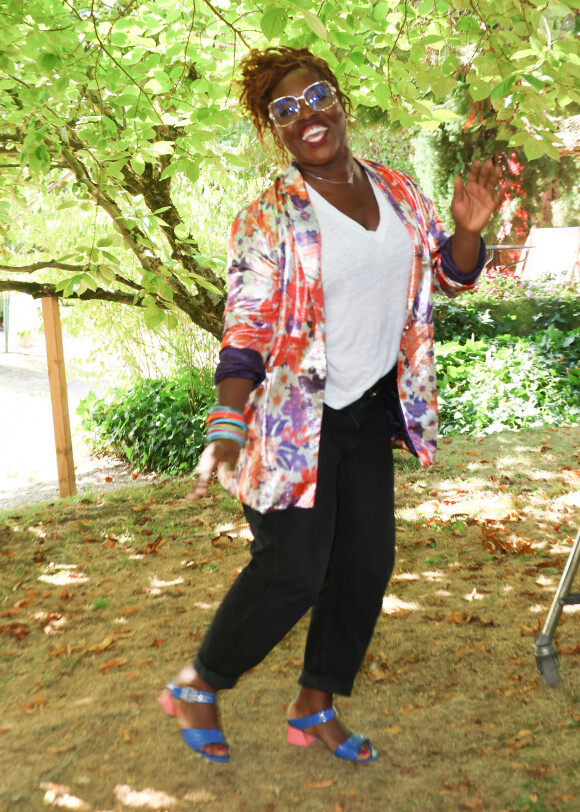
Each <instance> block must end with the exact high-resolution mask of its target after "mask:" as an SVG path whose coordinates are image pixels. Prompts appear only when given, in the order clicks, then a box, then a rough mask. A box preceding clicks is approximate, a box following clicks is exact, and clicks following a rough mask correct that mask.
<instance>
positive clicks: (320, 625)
mask: <svg viewBox="0 0 580 812" xmlns="http://www.w3.org/2000/svg"><path fill="white" fill-rule="evenodd" d="M244 511H245V514H246V517H247V519H248V522H249V525H250V528H251V530H252V533H253V535H254V541H253V542H252V545H251V547H250V552H251V555H252V558H251V560H250V562H249V564H248V565H247V566H246V567H245V568H244V569H243V570H242V572H241V573H240V574H239V575H238V577H237V578H236V580H235V581H234V582H233V584H232V586H231V587H230V589H229V591H228V592H227V594H226V596H225V598H224V600H223V602H222V603H221V605H220V607H219V608H218V610H217V612H216V615H215V617H214V619H213V621H212V623H211V625H210V628H209V630H208V632H207V634H206V636H205V638H204V640H203V642H202V645H201V647H200V649H199V652H198V654H197V656H196V657H195V659H194V666H195V668H196V670H197V672H198V673H199V674H200V676H201V677H202V678H203V679H204V680H206V681H207V682H208V683H209V684H210V685H212V686H214V687H215V688H216V689H217V690H220V689H223V688H231V687H232V686H233V685H234V684H235V683H236V681H237V679H238V678H239V677H240V676H241V675H242V674H243V673H244V672H245V671H248V670H249V669H250V668H253V667H254V666H256V665H257V664H258V663H259V662H261V661H262V660H263V659H264V657H265V656H266V655H267V654H268V653H269V652H270V651H271V650H272V649H273V648H274V646H275V645H276V644H277V643H278V642H279V641H280V640H281V639H282V637H284V635H285V634H287V632H288V631H289V630H290V629H291V628H292V627H293V626H294V625H295V624H296V622H297V621H298V620H299V619H300V618H301V617H302V616H303V615H304V614H305V613H306V612H307V611H308V609H310V608H312V614H311V620H310V627H309V630H308V637H307V641H306V648H305V653H304V668H303V671H302V673H301V675H300V678H299V683H300V684H301V685H303V686H305V687H307V688H315V689H318V690H321V691H329V692H331V693H338V694H343V695H346V696H349V695H350V693H351V691H352V685H353V681H354V678H355V676H356V673H357V671H358V669H359V667H360V665H361V663H362V660H363V657H364V654H365V652H366V649H367V647H368V644H369V642H370V639H371V637H372V634H373V630H374V626H375V623H376V620H377V617H378V615H379V612H380V609H381V606H382V599H383V595H384V591H385V588H386V586H387V583H388V580H389V578H390V575H391V572H392V569H393V565H394V550H395V519H394V495H393V462H392V452H391V432H390V427H389V423H388V418H387V416H386V412H385V408H384V405H383V403H382V398H381V397H380V395H379V396H376V397H373V396H368V395H367V396H363V397H362V398H361V399H360V400H358V401H356V402H355V403H353V404H351V405H349V406H347V407H345V408H344V409H340V410H335V409H331V408H330V407H327V406H325V407H324V413H323V419H322V431H321V442H320V452H319V465H318V480H317V490H316V500H315V505H314V507H313V508H294V507H292V508H287V509H286V510H280V511H272V512H269V513H265V514H261V513H258V512H257V511H255V510H253V509H252V508H249V507H248V506H246V505H245V506H244Z"/></svg>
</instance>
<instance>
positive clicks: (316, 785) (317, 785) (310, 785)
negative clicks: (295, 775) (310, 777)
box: [304, 778, 334, 789]
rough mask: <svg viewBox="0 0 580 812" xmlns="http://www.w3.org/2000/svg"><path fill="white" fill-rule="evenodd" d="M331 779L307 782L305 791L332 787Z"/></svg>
mask: <svg viewBox="0 0 580 812" xmlns="http://www.w3.org/2000/svg"><path fill="white" fill-rule="evenodd" d="M333 783H334V782H333V780H332V778H327V779H326V781H307V782H306V783H305V784H304V786H305V788H306V789H326V788H327V787H331V786H332V785H333Z"/></svg>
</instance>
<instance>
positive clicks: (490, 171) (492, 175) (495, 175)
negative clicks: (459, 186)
mask: <svg viewBox="0 0 580 812" xmlns="http://www.w3.org/2000/svg"><path fill="white" fill-rule="evenodd" d="M500 178H501V169H500V168H499V166H495V164H494V163H493V161H492V160H491V159H489V158H488V160H487V161H485V163H483V164H482V163H481V161H477V160H476V161H474V162H473V164H472V166H471V169H470V170H469V174H468V176H467V181H466V183H468V184H469V183H475V184H477V185H478V186H482V187H483V188H484V189H485V190H486V191H487V192H488V194H490V195H494V194H495V193H496V192H497V191H498V189H497V186H498V184H499V181H500Z"/></svg>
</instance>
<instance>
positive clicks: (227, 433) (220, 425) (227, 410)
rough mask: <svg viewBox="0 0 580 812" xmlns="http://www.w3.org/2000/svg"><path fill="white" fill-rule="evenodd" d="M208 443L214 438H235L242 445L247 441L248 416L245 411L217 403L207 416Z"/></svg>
mask: <svg viewBox="0 0 580 812" xmlns="http://www.w3.org/2000/svg"><path fill="white" fill-rule="evenodd" d="M206 422H207V427H208V430H207V435H206V443H211V442H212V441H213V440H220V439H224V440H235V442H236V443H239V444H240V446H243V445H244V444H245V442H246V418H245V416H244V413H243V412H240V411H238V409H233V408H231V407H229V406H220V405H218V404H216V405H215V406H212V409H211V411H210V413H209V416H208V418H207V421H206Z"/></svg>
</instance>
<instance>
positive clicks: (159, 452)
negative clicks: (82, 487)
mask: <svg viewBox="0 0 580 812" xmlns="http://www.w3.org/2000/svg"><path fill="white" fill-rule="evenodd" d="M212 377H213V376H212V373H211V372H210V371H209V370H201V371H197V370H189V369H185V370H181V371H180V372H179V373H178V374H177V375H175V376H174V377H172V378H171V379H169V380H163V381H161V380H149V379H145V380H142V381H139V382H138V383H136V384H134V385H133V386H131V387H129V388H127V389H124V390H119V389H118V390H115V392H113V393H112V394H111V395H110V396H108V397H105V398H96V397H95V395H94V394H93V393H91V394H90V395H89V396H88V397H87V398H85V399H84V400H83V401H82V402H81V404H80V406H79V413H80V414H81V415H82V425H83V428H84V429H85V430H86V431H88V432H89V434H90V438H91V440H92V443H93V445H94V447H95V448H96V449H97V450H101V451H103V450H109V451H113V452H115V453H116V454H119V455H121V456H124V457H126V458H127V459H128V460H129V462H131V464H132V465H134V466H135V467H136V468H137V469H139V470H148V471H158V472H164V473H173V474H175V473H185V472H187V471H191V470H193V468H195V465H196V463H197V460H198V459H199V455H200V454H201V451H202V450H203V447H204V440H205V421H206V418H207V414H208V411H209V408H210V406H211V405H212V403H213V402H214V401H215V390H214V386H213V382H212Z"/></svg>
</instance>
